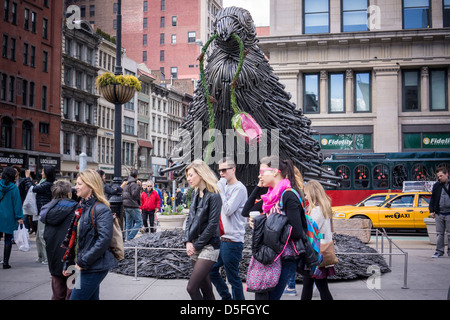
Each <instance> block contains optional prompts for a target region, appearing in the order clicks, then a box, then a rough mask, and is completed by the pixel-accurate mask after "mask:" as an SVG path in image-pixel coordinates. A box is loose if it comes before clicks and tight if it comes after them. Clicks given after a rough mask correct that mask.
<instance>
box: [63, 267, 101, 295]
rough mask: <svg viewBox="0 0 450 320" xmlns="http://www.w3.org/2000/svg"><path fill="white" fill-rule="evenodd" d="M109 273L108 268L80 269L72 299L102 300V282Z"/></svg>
mask: <svg viewBox="0 0 450 320" xmlns="http://www.w3.org/2000/svg"><path fill="white" fill-rule="evenodd" d="M107 274H108V270H105V271H100V272H84V271H80V273H79V274H78V276H77V279H76V281H75V286H74V288H73V290H72V294H71V295H70V300H100V283H101V282H102V281H103V279H105V277H106V275H107Z"/></svg>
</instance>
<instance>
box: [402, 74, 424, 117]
mask: <svg viewBox="0 0 450 320" xmlns="http://www.w3.org/2000/svg"><path fill="white" fill-rule="evenodd" d="M402 80H403V85H402V91H403V111H420V71H419V70H404V71H403V79H402Z"/></svg>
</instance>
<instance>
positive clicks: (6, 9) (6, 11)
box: [3, 0, 9, 21]
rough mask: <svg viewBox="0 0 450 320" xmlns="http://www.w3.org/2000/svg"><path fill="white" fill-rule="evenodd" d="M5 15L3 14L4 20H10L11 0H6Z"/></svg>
mask: <svg viewBox="0 0 450 320" xmlns="http://www.w3.org/2000/svg"><path fill="white" fill-rule="evenodd" d="M3 8H4V14H5V15H4V16H3V20H5V21H8V20H9V0H5V3H4V6H3Z"/></svg>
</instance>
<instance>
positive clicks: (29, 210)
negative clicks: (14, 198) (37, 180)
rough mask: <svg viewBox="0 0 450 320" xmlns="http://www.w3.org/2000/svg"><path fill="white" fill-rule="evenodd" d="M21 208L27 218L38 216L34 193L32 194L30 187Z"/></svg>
mask: <svg viewBox="0 0 450 320" xmlns="http://www.w3.org/2000/svg"><path fill="white" fill-rule="evenodd" d="M22 208H23V214H27V215H29V216H36V215H37V214H38V208H37V204H36V193H34V192H33V187H30V189H28V193H27V196H26V197H25V200H24V202H23V205H22Z"/></svg>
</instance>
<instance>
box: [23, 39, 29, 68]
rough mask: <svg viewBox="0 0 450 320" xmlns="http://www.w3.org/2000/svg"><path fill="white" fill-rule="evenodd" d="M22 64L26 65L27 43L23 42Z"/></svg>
mask: <svg viewBox="0 0 450 320" xmlns="http://www.w3.org/2000/svg"><path fill="white" fill-rule="evenodd" d="M23 64H24V65H28V43H24V44H23Z"/></svg>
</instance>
